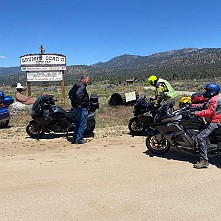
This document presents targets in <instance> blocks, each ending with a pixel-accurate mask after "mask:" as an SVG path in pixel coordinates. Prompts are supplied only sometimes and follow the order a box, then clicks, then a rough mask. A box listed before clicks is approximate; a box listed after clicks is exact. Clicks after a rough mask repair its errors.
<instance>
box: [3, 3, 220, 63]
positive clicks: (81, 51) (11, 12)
mask: <svg viewBox="0 0 221 221" xmlns="http://www.w3.org/2000/svg"><path fill="white" fill-rule="evenodd" d="M220 12H221V1H220V0H62V1H56V0H37V1H31V0H19V1H15V0H0V67H11V66H19V65H20V56H22V55H26V54H29V53H31V54H34V53H39V52H40V50H39V47H40V45H41V44H42V45H44V47H45V51H46V53H58V54H63V55H65V56H66V59H67V65H78V64H86V65H91V64H94V63H97V62H100V61H101V62H105V61H108V60H110V59H111V58H113V57H116V56H120V55H123V54H131V55H143V56H146V55H151V54H154V53H158V52H164V51H169V50H177V49H181V48H187V47H188V48H220V47H221V22H220V21H221V13H220Z"/></svg>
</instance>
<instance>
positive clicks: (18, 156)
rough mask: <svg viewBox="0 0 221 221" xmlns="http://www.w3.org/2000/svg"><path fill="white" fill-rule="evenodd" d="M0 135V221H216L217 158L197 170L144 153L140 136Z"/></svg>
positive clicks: (183, 159)
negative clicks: (79, 140)
mask: <svg viewBox="0 0 221 221" xmlns="http://www.w3.org/2000/svg"><path fill="white" fill-rule="evenodd" d="M0 133H1V134H0V135H1V140H0V158H1V160H0V168H1V182H0V198H1V201H0V220H5V221H8V220H27V221H30V220H44V221H45V220H51V221H52V220H53V221H54V220H62V221H63V220H71V221H73V220H80V221H81V220H82V221H83V220H89V221H92V220H96V221H97V220H98V221H104V220H113V221H118V220H127V221H129V220H135V221H138V220H217V221H218V220H221V214H220V205H221V191H220V188H221V170H220V168H221V160H220V158H214V159H211V164H210V166H209V168H208V169H203V170H196V169H193V168H192V163H195V161H196V159H197V158H196V157H195V156H193V155H190V154H186V153H183V152H179V151H175V150H171V151H170V152H169V153H168V154H167V155H164V156H161V157H157V156H151V155H149V153H146V147H145V137H142V136H137V137H132V136H131V135H128V134H126V133H125V134H124V135H122V136H112V137H109V136H108V137H103V136H101V135H99V136H97V137H96V136H95V138H92V139H90V142H89V143H87V144H84V145H72V144H70V142H69V141H67V140H66V139H64V138H61V137H59V136H56V135H55V136H53V135H52V136H50V139H47V138H49V136H46V137H45V139H41V140H39V141H37V140H33V139H30V138H28V137H26V134H25V133H24V129H23V128H18V129H16V131H15V129H13V130H11V129H8V130H0ZM95 133H97V134H99V133H100V132H99V131H97V132H96V131H95ZM16 134H18V136H16ZM10 137H11V138H10Z"/></svg>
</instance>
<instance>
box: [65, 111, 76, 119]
mask: <svg viewBox="0 0 221 221" xmlns="http://www.w3.org/2000/svg"><path fill="white" fill-rule="evenodd" d="M65 117H67V118H68V119H72V118H74V117H75V114H74V112H72V111H66V112H65Z"/></svg>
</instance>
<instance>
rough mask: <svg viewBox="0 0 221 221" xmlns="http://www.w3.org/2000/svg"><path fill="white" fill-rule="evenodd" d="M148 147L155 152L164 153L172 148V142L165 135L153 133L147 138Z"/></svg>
mask: <svg viewBox="0 0 221 221" xmlns="http://www.w3.org/2000/svg"><path fill="white" fill-rule="evenodd" d="M146 147H147V149H148V150H150V151H151V152H153V153H155V154H164V153H166V152H168V151H169V150H170V144H169V142H168V141H167V140H166V138H165V137H164V136H162V135H161V134H159V135H152V136H148V137H147V138H146Z"/></svg>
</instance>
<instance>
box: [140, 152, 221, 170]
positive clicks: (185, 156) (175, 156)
mask: <svg viewBox="0 0 221 221" xmlns="http://www.w3.org/2000/svg"><path fill="white" fill-rule="evenodd" d="M143 153H144V154H146V155H148V156H150V157H161V158H166V159H168V160H178V161H186V162H189V163H191V164H195V163H196V162H197V161H198V160H199V155H194V154H191V153H187V152H185V151H180V150H177V149H170V150H169V152H167V153H165V154H162V155H160V154H153V153H152V152H150V151H149V150H147V151H146V152H143ZM209 163H210V164H212V165H214V166H216V167H217V168H219V169H221V158H220V157H219V156H218V157H210V158H209Z"/></svg>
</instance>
